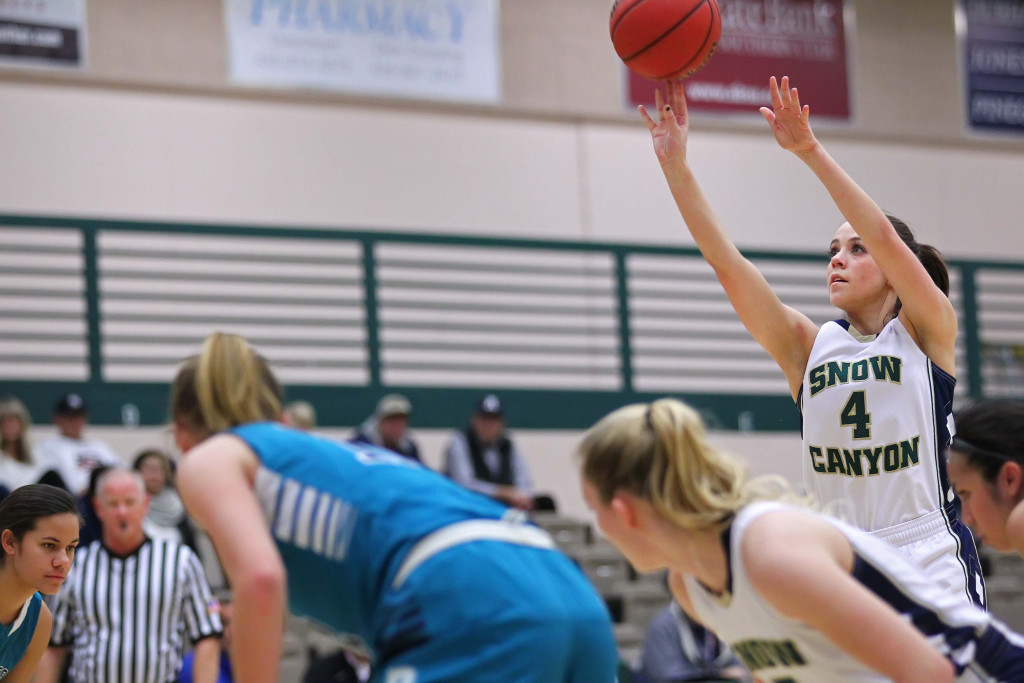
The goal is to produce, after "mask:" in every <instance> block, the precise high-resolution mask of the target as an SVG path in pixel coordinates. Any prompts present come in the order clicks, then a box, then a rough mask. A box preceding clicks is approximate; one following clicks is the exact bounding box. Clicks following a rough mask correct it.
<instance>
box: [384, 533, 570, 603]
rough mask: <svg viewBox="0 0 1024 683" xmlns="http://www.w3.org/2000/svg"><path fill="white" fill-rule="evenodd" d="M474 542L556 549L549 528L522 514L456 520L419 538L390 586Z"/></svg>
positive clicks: (396, 584)
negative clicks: (450, 550)
mask: <svg viewBox="0 0 1024 683" xmlns="http://www.w3.org/2000/svg"><path fill="white" fill-rule="evenodd" d="M471 541H501V542H503V543H512V544H515V545H525V546H530V547H533V548H545V549H554V548H555V541H554V539H552V538H551V536H550V535H549V534H548V533H547V532H546V531H544V530H543V529H540V528H538V527H535V526H532V525H530V524H527V523H525V521H523V519H522V518H521V517H520V518H515V517H513V518H509V519H472V520H469V521H465V522H456V523H455V524H449V525H448V526H446V527H441V528H440V529H438V530H437V531H435V532H433V533H431V534H428V535H427V536H424V537H423V538H422V539H420V540H419V542H418V543H416V545H414V546H413V547H412V550H410V551H409V554H408V555H406V556H405V560H403V561H402V566H401V567H399V568H398V573H397V574H395V579H394V581H392V583H391V587H392V588H400V587H401V585H402V584H403V583H405V580H406V579H408V578H409V575H410V574H412V572H413V570H414V569H416V568H417V567H419V566H420V565H421V564H423V563H424V562H426V561H427V560H428V559H430V558H431V557H433V556H434V555H437V554H438V553H440V552H441V551H443V550H447V549H448V548H451V547H454V546H457V545H462V544H463V543H469V542H471Z"/></svg>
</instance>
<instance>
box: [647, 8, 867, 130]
mask: <svg viewBox="0 0 1024 683" xmlns="http://www.w3.org/2000/svg"><path fill="white" fill-rule="evenodd" d="M843 4H844V0H718V5H719V7H720V8H721V11H722V38H721V40H720V41H719V43H718V49H717V50H716V51H715V54H714V55H713V56H712V58H711V60H710V61H709V62H708V63H707V64H706V65H705V66H704V68H702V69H701V70H700V71H698V72H697V73H696V74H694V75H693V76H690V77H689V78H688V79H686V98H687V102H688V104H689V107H690V109H691V110H693V111H702V112H704V111H706V112H717V113H736V112H757V109H758V107H760V106H763V105H767V104H769V98H768V77H769V76H773V75H774V76H780V77H781V76H789V77H790V79H791V80H792V82H793V85H795V86H797V87H798V88H800V90H801V94H802V95H803V97H802V99H804V100H805V101H806V102H807V103H809V104H810V105H811V111H812V112H813V114H814V115H815V116H827V117H830V118H835V119H840V120H849V118H850V92H849V78H848V69H847V55H846V47H847V40H846V29H847V27H846V21H845V17H844V6H843ZM628 78H629V80H628V100H629V103H630V105H632V106H636V105H637V104H649V103H651V102H652V101H653V100H654V89H655V87H657V85H658V84H657V83H656V82H654V81H649V80H647V79H645V78H642V77H641V76H637V75H636V74H634V73H632V72H630V73H629V76H628Z"/></svg>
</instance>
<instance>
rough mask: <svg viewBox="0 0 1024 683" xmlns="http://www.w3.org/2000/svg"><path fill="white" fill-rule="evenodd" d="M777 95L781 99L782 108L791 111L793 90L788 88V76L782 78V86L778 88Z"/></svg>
mask: <svg viewBox="0 0 1024 683" xmlns="http://www.w3.org/2000/svg"><path fill="white" fill-rule="evenodd" d="M779 95H780V96H781V97H782V108H783V109H793V108H794V105H793V89H791V88H790V87H789V76H783V77H782V85H781V86H780V87H779Z"/></svg>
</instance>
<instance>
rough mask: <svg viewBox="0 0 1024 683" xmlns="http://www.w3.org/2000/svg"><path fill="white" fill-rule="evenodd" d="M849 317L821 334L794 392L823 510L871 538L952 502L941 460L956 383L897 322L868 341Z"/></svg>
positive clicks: (807, 479)
mask: <svg viewBox="0 0 1024 683" xmlns="http://www.w3.org/2000/svg"><path fill="white" fill-rule="evenodd" d="M848 327H849V323H848V322H846V321H845V320H840V321H833V322H829V323H825V324H824V325H823V326H822V327H821V329H820V330H819V331H818V336H817V338H816V339H815V340H814V346H813V347H812V348H811V355H810V358H808V361H807V369H806V370H805V371H804V380H803V386H802V387H801V388H800V411H801V414H802V420H803V427H802V429H803V453H802V460H803V465H802V469H803V472H804V483H805V485H806V487H807V490H808V491H809V492H810V493H813V494H814V495H815V497H816V498H817V500H818V502H819V503H820V504H822V505H828V504H830V503H834V502H835V503H837V504H838V505H839V507H838V509H837V511H839V512H841V514H842V516H843V517H844V519H847V521H849V522H850V523H851V524H853V525H854V526H856V527H858V528H860V529H865V530H867V531H876V530H878V529H883V528H885V527H891V526H893V525H896V524H901V523H903V522H908V521H911V520H914V519H917V518H918V517H921V516H923V515H925V514H927V513H929V512H934V511H935V510H939V509H940V508H942V507H943V506H944V505H945V504H948V503H952V502H953V500H954V497H953V492H952V489H951V488H950V486H949V482H948V480H947V479H946V464H945V461H944V460H942V459H941V458H942V456H943V453H944V451H945V447H946V446H947V445H948V444H949V440H950V438H951V424H952V419H951V415H952V410H953V387H954V385H955V384H956V379H955V378H953V377H952V376H951V375H949V374H948V373H946V372H945V371H944V370H942V369H940V368H938V367H936V366H935V365H933V364H932V362H931V361H930V360H929V359H928V357H927V356H926V355H925V354H924V352H923V351H921V349H920V348H919V347H918V346H917V344H916V343H915V342H914V340H913V339H912V338H911V337H910V334H909V333H908V332H907V330H906V328H905V327H903V323H902V322H900V320H899V319H898V318H897V319H895V320H893V321H891V322H890V323H889V324H888V325H886V326H885V327H884V328H883V329H882V331H881V332H880V333H879V334H878V335H877V336H876V337H875V338H874V339H873V340H871V341H867V342H862V341H858V340H857V339H856V338H855V337H854V336H853V335H852V334H850V332H849V331H848V329H847V328H848Z"/></svg>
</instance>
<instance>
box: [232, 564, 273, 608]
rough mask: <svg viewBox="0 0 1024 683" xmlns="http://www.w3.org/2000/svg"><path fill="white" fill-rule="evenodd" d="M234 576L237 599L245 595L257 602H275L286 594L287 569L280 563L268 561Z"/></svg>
mask: <svg viewBox="0 0 1024 683" xmlns="http://www.w3.org/2000/svg"><path fill="white" fill-rule="evenodd" d="M239 574H240V575H239V576H235V577H232V579H231V581H232V585H233V587H234V592H235V594H236V600H237V599H239V598H240V597H241V596H243V595H244V596H245V597H246V598H247V599H248V600H251V601H254V602H256V603H263V602H274V601H276V600H277V599H278V598H279V597H280V596H282V595H284V586H285V580H286V577H285V571H284V567H283V566H281V565H280V564H279V563H272V562H266V563H262V564H259V565H254V566H252V567H247V568H246V569H245V570H243V571H242V572H240V573H239Z"/></svg>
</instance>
